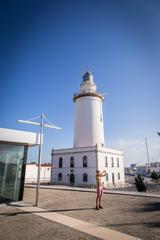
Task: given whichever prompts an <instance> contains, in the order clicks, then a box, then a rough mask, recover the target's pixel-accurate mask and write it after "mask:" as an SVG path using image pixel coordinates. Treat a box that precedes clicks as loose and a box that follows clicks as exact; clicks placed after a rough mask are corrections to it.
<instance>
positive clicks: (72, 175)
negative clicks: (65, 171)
mask: <svg viewBox="0 0 160 240" xmlns="http://www.w3.org/2000/svg"><path fill="white" fill-rule="evenodd" d="M70 184H71V185H73V184H74V174H73V173H72V174H71V175H70Z"/></svg>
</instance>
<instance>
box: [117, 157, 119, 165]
mask: <svg viewBox="0 0 160 240" xmlns="http://www.w3.org/2000/svg"><path fill="white" fill-rule="evenodd" d="M117 167H119V158H117Z"/></svg>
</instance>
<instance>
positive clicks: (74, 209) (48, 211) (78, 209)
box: [0, 208, 95, 216]
mask: <svg viewBox="0 0 160 240" xmlns="http://www.w3.org/2000/svg"><path fill="white" fill-rule="evenodd" d="M94 209H95V208H69V209H55V210H44V211H29V212H24V211H22V212H12V213H0V215H3V216H16V215H20V214H22V215H23V214H24V215H25V214H32V213H50V212H72V211H85V210H94Z"/></svg>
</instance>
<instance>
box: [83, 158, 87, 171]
mask: <svg viewBox="0 0 160 240" xmlns="http://www.w3.org/2000/svg"><path fill="white" fill-rule="evenodd" d="M83 167H86V168H87V156H84V157H83Z"/></svg>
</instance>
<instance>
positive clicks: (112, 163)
mask: <svg viewBox="0 0 160 240" xmlns="http://www.w3.org/2000/svg"><path fill="white" fill-rule="evenodd" d="M111 159H112V167H114V159H113V157H112V158H111Z"/></svg>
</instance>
